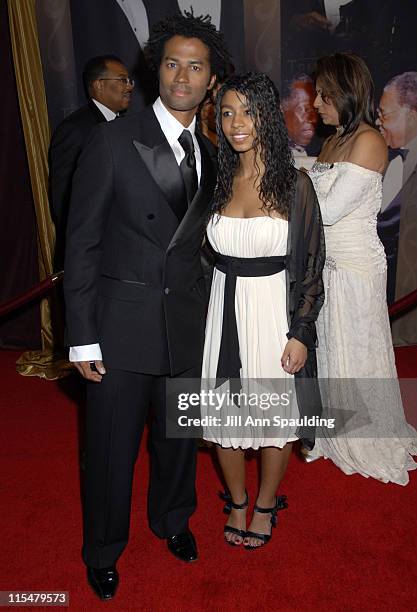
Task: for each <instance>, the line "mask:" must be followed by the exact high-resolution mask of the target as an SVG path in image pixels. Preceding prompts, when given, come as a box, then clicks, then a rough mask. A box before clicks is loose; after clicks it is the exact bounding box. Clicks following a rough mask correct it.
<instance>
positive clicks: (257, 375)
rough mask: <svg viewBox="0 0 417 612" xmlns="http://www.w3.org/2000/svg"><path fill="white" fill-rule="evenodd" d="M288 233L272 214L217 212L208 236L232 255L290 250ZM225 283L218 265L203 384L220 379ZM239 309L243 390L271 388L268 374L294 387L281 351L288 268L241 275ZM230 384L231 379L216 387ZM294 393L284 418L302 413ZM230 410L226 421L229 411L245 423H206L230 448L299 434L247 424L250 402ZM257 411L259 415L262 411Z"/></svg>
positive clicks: (208, 434) (210, 436)
mask: <svg viewBox="0 0 417 612" xmlns="http://www.w3.org/2000/svg"><path fill="white" fill-rule="evenodd" d="M287 235H288V222H287V221H285V220H284V219H278V218H271V217H268V216H263V217H251V218H247V219H244V218H235V217H225V216H219V215H214V216H213V217H212V219H211V220H210V222H209V224H208V227H207V237H208V240H209V241H210V243H211V245H212V247H213V248H214V250H215V251H217V252H218V253H221V254H222V255H228V256H232V257H245V258H246V257H269V256H282V255H285V254H286V247H287ZM224 287H225V274H224V273H223V272H221V271H220V270H217V269H214V274H213V281H212V286H211V294H210V302H209V308H208V315H207V323H206V337H205V345H204V356H203V368H202V378H203V384H207V385H210V384H211V385H212V386H213V381H214V380H215V379H216V372H217V363H218V359H219V351H220V342H221V335H222V322H223V301H224ZM235 311H236V322H237V328H238V338H239V349H240V359H241V364H242V367H241V371H240V376H241V382H242V391H244V392H246V393H257V394H259V393H262V392H270V391H271V389H270V388H269V387H268V384H267V383H266V380H265V379H268V383H269V382H270V381H272V380H276V379H287V380H288V389H291V393H292V392H293V380H294V377H293V376H292V375H289V374H287V373H286V372H284V370H283V369H282V367H281V355H282V353H283V350H284V348H285V345H286V343H287V337H286V333H287V332H288V322H287V312H286V280H285V270H283V271H282V272H278V273H277V274H273V275H271V276H262V277H238V278H237V282H236V294H235ZM253 379H256V381H254V380H253ZM261 379H263V380H261ZM209 381H211V383H210V382H209ZM263 383H265V384H267V387H264V386H263ZM282 388H283V387H282V381H281V383H280V389H281V390H282ZM227 389H228V383H227V382H226V383H224V384H223V385H222V386H221V387H220V388H219V389H217V391H223V390H227ZM293 396H294V399H292V401H291V402H290V405H288V406H280V407H279V415H280V416H281V417H282V418H287V419H297V418H299V413H298V408H297V404H296V400H295V394H294V393H293ZM201 409H202V416H205V415H206V414H207V412H206V411H205V409H204V408H203V406H202V408H201ZM227 410H228V411H227V413H225V412H224V410H223V411H222V423H223V424H224V422H225V418H226V417H227V416H239V415H240V416H241V417H242V418H241V423H242V424H241V425H240V426H238V427H236V428H234V429H233V428H230V427H223V426H221V427H216V428H212V427H204V435H203V437H204V439H206V440H210V441H212V442H216V443H218V444H220V445H221V446H223V447H226V448H230V447H233V448H238V447H240V448H243V449H245V448H255V449H257V448H259V447H265V446H275V447H280V448H282V447H283V446H284V445H285V444H286V443H287V442H288V441H293V440H296V439H297V438H296V436H295V429H296V427H290V426H288V427H286V428H285V429H282V428H279V427H278V428H277V427H268V426H267V425H254V424H249V425H245V423H246V422H247V420H248V419H247V417H248V416H250V415H251V408H250V407H248V406H243V407H242V406H239V407H238V406H235V405H232V406H230V407H228V409H227ZM255 412H256V414H257V415H259V411H254V414H255ZM274 414H277V409H274ZM265 416H267V413H265ZM249 420H251V419H249Z"/></svg>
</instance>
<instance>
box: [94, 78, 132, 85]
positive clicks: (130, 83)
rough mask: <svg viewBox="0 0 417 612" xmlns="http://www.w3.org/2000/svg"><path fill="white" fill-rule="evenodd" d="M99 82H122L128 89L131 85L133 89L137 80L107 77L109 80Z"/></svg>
mask: <svg viewBox="0 0 417 612" xmlns="http://www.w3.org/2000/svg"><path fill="white" fill-rule="evenodd" d="M98 80H99V81H120V82H121V83H123V85H124V86H125V87H127V86H128V85H130V86H131V87H134V86H135V79H132V78H131V77H107V78H104V77H102V78H101V79H98Z"/></svg>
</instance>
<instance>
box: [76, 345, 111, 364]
mask: <svg viewBox="0 0 417 612" xmlns="http://www.w3.org/2000/svg"><path fill="white" fill-rule="evenodd" d="M69 360H70V361H102V360H103V356H102V354H101V349H100V345H99V344H84V345H82V346H71V348H70V350H69Z"/></svg>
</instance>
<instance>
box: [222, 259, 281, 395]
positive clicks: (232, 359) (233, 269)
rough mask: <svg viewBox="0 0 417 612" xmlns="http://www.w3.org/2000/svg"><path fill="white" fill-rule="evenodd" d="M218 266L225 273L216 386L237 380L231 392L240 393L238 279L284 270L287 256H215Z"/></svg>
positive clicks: (269, 274)
mask: <svg viewBox="0 0 417 612" xmlns="http://www.w3.org/2000/svg"><path fill="white" fill-rule="evenodd" d="M214 256H215V266H216V268H217V269H218V270H220V272H223V273H224V274H226V279H225V286H224V303H223V327H222V339H221V343H220V353H219V361H218V364H217V373H216V387H218V386H220V385H221V384H222V383H223V382H225V381H226V380H228V379H238V381H237V382H238V384H239V389H236V388H235V387H236V384H233V383H232V380H231V385H233V389H231V390H232V392H235V391H240V389H241V386H240V382H239V381H240V368H241V361H240V351H239V338H238V335H237V323H236V310H235V293H236V279H237V277H238V276H251V277H254V276H271V275H272V274H277V273H278V272H282V270H285V256H282V257H244V258H243V257H228V256H227V255H221V254H220V253H216V252H215V253H214Z"/></svg>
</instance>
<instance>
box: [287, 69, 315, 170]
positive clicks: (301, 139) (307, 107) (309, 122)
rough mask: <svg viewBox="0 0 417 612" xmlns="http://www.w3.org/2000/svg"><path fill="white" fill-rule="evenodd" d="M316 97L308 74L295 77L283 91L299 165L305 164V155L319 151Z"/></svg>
mask: <svg viewBox="0 0 417 612" xmlns="http://www.w3.org/2000/svg"><path fill="white" fill-rule="evenodd" d="M315 97H316V96H315V89H314V82H313V80H312V79H311V78H310V77H309V76H308V75H306V74H300V75H299V76H296V77H294V78H293V79H292V81H291V82H290V83H289V84H288V86H287V87H286V88H285V89H284V91H283V95H282V102H281V106H282V111H283V113H284V119H285V123H286V125H287V130H288V135H289V137H290V147H291V151H292V154H293V156H294V159H295V162H296V165H297V166H305V165H306V159H305V157H306V156H308V155H314V154H317V152H318V147H317V146H316V147H315V146H314V138H315V134H316V127H317V122H318V116H317V112H316V109H315V108H314V106H313V102H314V98H315ZM300 158H301V159H300ZM303 158H304V159H303Z"/></svg>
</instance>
